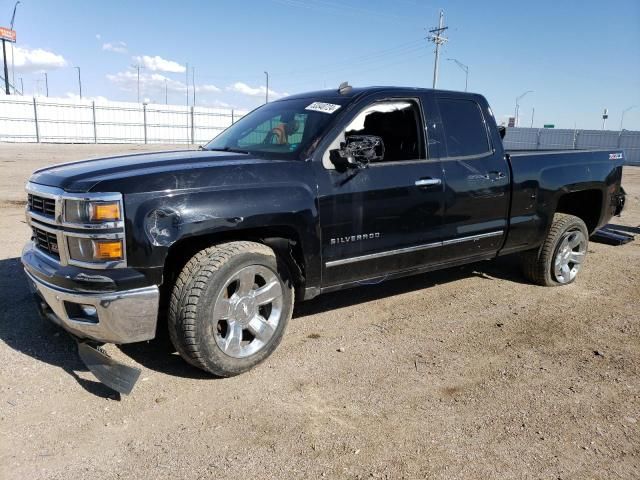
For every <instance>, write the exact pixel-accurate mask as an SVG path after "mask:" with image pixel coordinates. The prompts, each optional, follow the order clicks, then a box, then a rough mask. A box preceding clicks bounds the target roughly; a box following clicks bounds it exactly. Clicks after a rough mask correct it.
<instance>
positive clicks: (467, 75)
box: [447, 58, 469, 92]
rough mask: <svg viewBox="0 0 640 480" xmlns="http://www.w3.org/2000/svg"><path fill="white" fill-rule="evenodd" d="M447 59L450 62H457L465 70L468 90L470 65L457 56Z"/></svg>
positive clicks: (465, 86)
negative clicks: (459, 59) (457, 58)
mask: <svg viewBox="0 0 640 480" xmlns="http://www.w3.org/2000/svg"><path fill="white" fill-rule="evenodd" d="M447 60H448V61H450V62H456V65H458V66H459V67H460V68H461V69H462V70H463V71H464V91H465V92H466V91H467V88H468V87H469V67H468V66H467V65H465V64H464V63H462V62H460V61H458V60H456V59H455V58H447Z"/></svg>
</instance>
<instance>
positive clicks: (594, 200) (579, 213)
mask: <svg viewBox="0 0 640 480" xmlns="http://www.w3.org/2000/svg"><path fill="white" fill-rule="evenodd" d="M603 198H604V195H603V193H602V191H601V190H600V189H596V188H590V189H585V190H578V191H570V192H564V193H562V194H561V195H560V196H559V197H558V199H557V203H556V209H555V212H556V213H566V214H568V215H573V216H576V217H578V218H580V219H581V220H582V221H583V222H584V223H585V225H586V226H587V230H588V231H589V235H591V234H593V233H594V232H595V231H596V230H597V229H598V226H599V225H600V219H601V218H602V211H603Z"/></svg>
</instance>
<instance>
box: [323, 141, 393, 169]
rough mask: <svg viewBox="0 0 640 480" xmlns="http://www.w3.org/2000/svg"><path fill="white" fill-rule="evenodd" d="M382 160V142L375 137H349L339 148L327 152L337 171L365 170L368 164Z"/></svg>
mask: <svg viewBox="0 0 640 480" xmlns="http://www.w3.org/2000/svg"><path fill="white" fill-rule="evenodd" d="M383 158H384V142H383V141H382V138H380V137H378V136H375V135H350V136H348V137H347V138H346V141H345V142H342V143H341V144H340V148H339V149H336V150H331V152H329V159H330V160H331V163H333V164H334V165H335V167H336V169H337V170H346V169H348V168H366V167H367V166H368V165H369V163H370V162H379V161H380V160H382V159H383Z"/></svg>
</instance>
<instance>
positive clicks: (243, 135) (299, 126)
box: [204, 98, 345, 159]
mask: <svg viewBox="0 0 640 480" xmlns="http://www.w3.org/2000/svg"><path fill="white" fill-rule="evenodd" d="M330 100H331V101H332V102H336V101H339V102H344V101H345V100H344V99H341V98H331V99H330ZM341 107H342V105H340V104H338V103H325V102H318V101H314V100H313V99H309V98H304V99H294V100H280V101H277V102H273V103H268V104H266V105H263V106H262V107H260V108H257V109H256V110H254V111H253V112H251V113H249V114H248V115H246V116H244V117H242V118H241V119H240V120H238V121H237V122H236V123H234V124H233V125H231V126H230V127H229V128H227V129H226V130H225V131H224V132H222V133H221V134H220V135H218V136H217V137H216V138H214V139H213V140H211V142H209V143H208V144H207V145H206V146H205V147H204V148H205V149H207V150H224V151H230V152H233V151H238V152H245V153H255V154H258V155H261V156H264V157H267V158H286V159H294V158H302V157H305V156H306V155H308V154H309V153H310V151H309V150H310V147H311V146H314V145H315V143H316V142H315V140H316V139H317V138H318V137H319V136H321V135H322V134H323V133H324V132H325V130H326V128H327V127H328V125H329V123H330V122H331V121H332V120H333V118H334V117H335V116H336V115H337V114H338V112H340V111H341Z"/></svg>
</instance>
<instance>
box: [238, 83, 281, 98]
mask: <svg viewBox="0 0 640 480" xmlns="http://www.w3.org/2000/svg"><path fill="white" fill-rule="evenodd" d="M227 90H229V91H230V92H236V93H241V94H243V95H248V96H250V97H264V96H265V93H266V92H267V87H265V86H264V85H260V86H259V87H250V86H249V85H247V84H246V83H243V82H236V83H234V84H233V85H229V86H228V87H227ZM287 95H289V94H288V93H286V92H283V93H279V92H276V91H275V90H271V89H269V97H271V98H279V97H286V96H287Z"/></svg>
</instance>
